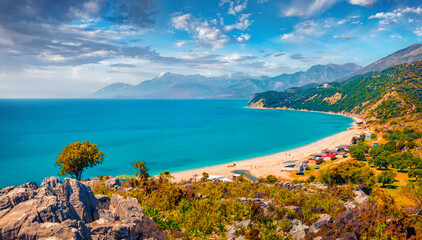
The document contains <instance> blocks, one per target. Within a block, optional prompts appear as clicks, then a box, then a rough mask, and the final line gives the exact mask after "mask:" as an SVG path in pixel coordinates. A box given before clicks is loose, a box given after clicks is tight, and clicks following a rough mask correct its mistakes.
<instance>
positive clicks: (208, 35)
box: [170, 14, 229, 49]
mask: <svg viewBox="0 0 422 240" xmlns="http://www.w3.org/2000/svg"><path fill="white" fill-rule="evenodd" d="M170 21H171V23H172V24H173V26H174V28H176V29H178V30H184V31H187V32H189V33H191V34H192V37H193V38H195V39H196V43H197V44H199V45H201V46H205V47H212V48H214V49H215V48H222V47H224V45H225V44H226V43H227V42H228V41H229V37H228V36H227V35H226V34H224V32H223V31H222V30H221V29H219V28H217V27H216V26H215V25H212V24H210V23H208V22H207V21H201V20H200V19H197V18H194V17H192V16H191V15H190V14H184V15H180V16H175V17H173V18H172V19H171V20H170ZM185 43H186V42H179V45H180V46H183V44H185ZM179 45H178V43H176V46H179Z"/></svg>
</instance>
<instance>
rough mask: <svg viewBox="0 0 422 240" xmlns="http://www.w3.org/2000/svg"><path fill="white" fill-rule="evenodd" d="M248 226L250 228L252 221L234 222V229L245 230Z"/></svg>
mask: <svg viewBox="0 0 422 240" xmlns="http://www.w3.org/2000/svg"><path fill="white" fill-rule="evenodd" d="M249 226H252V221H251V220H250V219H247V220H243V221H237V222H236V227H242V228H247V227H249Z"/></svg>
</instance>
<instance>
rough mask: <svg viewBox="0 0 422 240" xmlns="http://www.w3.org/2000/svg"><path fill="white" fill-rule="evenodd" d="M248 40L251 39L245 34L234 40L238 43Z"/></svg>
mask: <svg viewBox="0 0 422 240" xmlns="http://www.w3.org/2000/svg"><path fill="white" fill-rule="evenodd" d="M250 38H251V35H249V34H247V33H245V34H241V35H240V36H239V37H238V38H237V39H236V40H237V41H238V42H247V41H249V39H250Z"/></svg>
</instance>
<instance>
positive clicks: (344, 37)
mask: <svg viewBox="0 0 422 240" xmlns="http://www.w3.org/2000/svg"><path fill="white" fill-rule="evenodd" d="M334 38H341V39H343V40H351V39H355V38H356V37H355V36H349V35H341V36H337V35H335V36H334Z"/></svg>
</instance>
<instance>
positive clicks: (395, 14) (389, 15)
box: [369, 7, 422, 24]
mask: <svg viewBox="0 0 422 240" xmlns="http://www.w3.org/2000/svg"><path fill="white" fill-rule="evenodd" d="M406 14H416V15H420V14H422V8H420V7H406V8H399V9H396V10H394V11H392V12H385V13H384V12H379V13H377V14H375V15H371V16H369V19H375V18H377V19H384V20H393V21H395V22H393V21H381V22H380V23H381V24H394V23H397V20H395V18H400V17H403V16H404V15H406ZM412 21H413V19H412V20H410V18H409V22H412Z"/></svg>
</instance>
